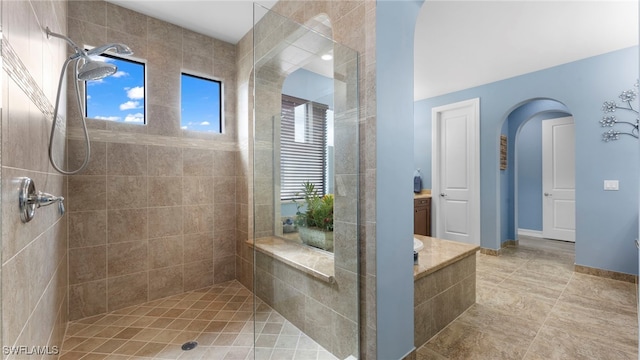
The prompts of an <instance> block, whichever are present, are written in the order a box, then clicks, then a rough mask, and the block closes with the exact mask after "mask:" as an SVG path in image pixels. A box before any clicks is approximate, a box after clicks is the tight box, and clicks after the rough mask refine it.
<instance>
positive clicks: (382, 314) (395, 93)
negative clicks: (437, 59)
mask: <svg viewBox="0 0 640 360" xmlns="http://www.w3.org/2000/svg"><path fill="white" fill-rule="evenodd" d="M421 6H422V1H413V0H406V1H380V0H378V1H377V3H376V54H375V55H376V64H375V70H376V99H377V100H376V119H375V120H373V121H374V123H373V124H369V123H367V126H374V127H375V131H376V135H375V136H376V138H375V142H376V168H377V170H376V172H375V182H376V208H375V218H376V224H375V225H376V226H375V233H376V235H375V236H376V322H377V326H376V344H377V345H376V350H377V358H378V359H385V360H386V359H402V358H404V357H405V356H407V355H408V354H409V353H410V352H411V351H412V350H413V349H414V346H413V329H414V326H413V191H412V190H413V172H414V168H413V164H414V161H413V154H414V147H413V119H414V114H413V46H414V41H413V40H414V33H415V24H416V18H417V16H418V13H419V11H420V7H421Z"/></svg>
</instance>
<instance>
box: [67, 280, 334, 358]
mask: <svg viewBox="0 0 640 360" xmlns="http://www.w3.org/2000/svg"><path fill="white" fill-rule="evenodd" d="M253 304H254V303H253V295H252V294H251V292H250V291H249V290H247V289H246V288H245V287H244V286H242V285H241V284H240V283H239V282H237V281H231V282H228V283H225V284H220V285H214V286H212V287H209V288H205V289H201V290H196V291H191V292H187V293H184V294H180V295H175V296H171V297H168V298H164V299H160V300H155V301H151V302H148V303H145V304H142V305H138V306H132V307H128V308H125V309H122V310H117V311H114V312H111V313H109V314H106V315H99V316H94V317H91V318H86V319H82V320H78V321H75V322H71V323H70V324H69V326H68V328H67V333H66V336H65V339H64V343H63V345H62V349H61V356H60V360H76V359H83V360H98V359H109V360H111V359H113V360H120V359H122V360H124V359H149V358H152V359H189V360H191V359H193V360H196V359H206V360H218V359H233V360H244V359H254V353H253V349H254V347H253V342H254V335H253V334H254V322H253V318H252V313H253V306H254V305H253ZM256 331H257V333H258V336H257V339H256V347H255V358H256V359H261V360H268V359H273V360H287V359H310V360H324V359H331V360H334V359H336V358H335V357H334V356H333V355H332V354H331V353H329V352H327V351H325V350H324V349H323V348H322V347H320V346H319V345H318V344H317V343H316V342H314V341H313V340H312V339H311V338H309V337H307V336H306V335H305V334H304V333H302V332H301V331H300V330H299V329H298V328H296V327H295V326H293V325H292V324H291V323H290V322H289V321H287V320H285V319H284V318H283V317H282V316H281V315H280V314H278V313H277V312H276V311H274V310H273V309H271V308H270V307H269V306H267V305H266V304H264V303H261V302H260V303H259V305H258V306H257V311H256ZM190 340H196V341H197V342H198V346H197V347H196V348H195V349H193V350H189V351H183V350H182V349H181V345H182V344H183V343H185V342H187V341H190Z"/></svg>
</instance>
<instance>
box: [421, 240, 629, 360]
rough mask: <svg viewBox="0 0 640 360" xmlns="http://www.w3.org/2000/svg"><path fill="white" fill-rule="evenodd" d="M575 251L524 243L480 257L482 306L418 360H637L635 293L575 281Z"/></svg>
mask: <svg viewBox="0 0 640 360" xmlns="http://www.w3.org/2000/svg"><path fill="white" fill-rule="evenodd" d="M573 264H574V245H573V244H571V243H565V242H558V241H553V240H542V239H534V238H526V237H521V238H520V245H519V246H518V247H515V248H507V249H505V253H504V255H502V256H499V257H495V256H488V255H483V254H478V258H477V299H476V304H474V305H473V306H472V307H471V308H469V309H468V310H467V311H466V312H464V313H463V314H462V315H460V316H459V317H458V318H457V319H456V320H454V321H453V322H451V323H450V324H449V325H448V326H447V327H446V328H444V329H443V330H442V331H441V332H440V333H438V334H437V335H436V336H434V337H433V338H431V339H430V340H429V341H428V342H427V343H426V344H425V345H424V346H422V347H421V348H419V349H418V351H417V359H418V360H426V359H474V360H476V359H492V360H493V359H527V360H528V359H571V360H574V359H588V360H593V359H616V360H618V359H634V360H637V359H638V314H637V305H636V304H637V303H636V285H635V284H632V283H628V282H622V281H616V280H609V279H605V278H601V277H596V276H591V275H585V274H580V273H575V272H574V271H573Z"/></svg>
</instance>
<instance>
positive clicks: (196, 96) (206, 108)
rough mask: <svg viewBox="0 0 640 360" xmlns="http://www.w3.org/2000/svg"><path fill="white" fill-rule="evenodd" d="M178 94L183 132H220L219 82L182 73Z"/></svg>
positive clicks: (220, 92) (220, 97)
mask: <svg viewBox="0 0 640 360" xmlns="http://www.w3.org/2000/svg"><path fill="white" fill-rule="evenodd" d="M180 93H181V95H180V99H181V103H180V104H181V105H180V107H181V109H180V113H181V120H180V127H181V128H182V129H183V130H192V131H201V132H212V133H221V132H222V83H221V82H220V81H217V80H211V79H206V78H203V77H200V76H195V75H189V74H185V73H183V74H182V76H181V91H180Z"/></svg>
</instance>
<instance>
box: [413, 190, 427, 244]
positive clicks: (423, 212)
mask: <svg viewBox="0 0 640 360" xmlns="http://www.w3.org/2000/svg"><path fill="white" fill-rule="evenodd" d="M413 233H414V234H418V235H425V236H431V198H430V197H428V198H418V199H414V200H413Z"/></svg>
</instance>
